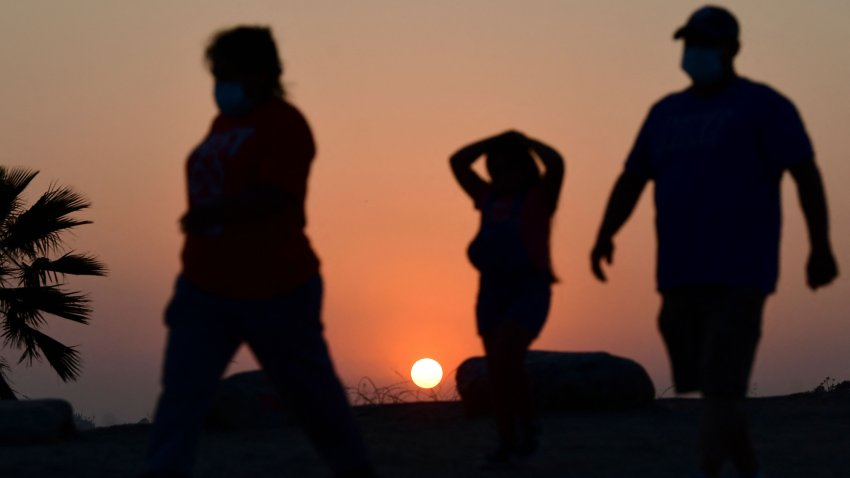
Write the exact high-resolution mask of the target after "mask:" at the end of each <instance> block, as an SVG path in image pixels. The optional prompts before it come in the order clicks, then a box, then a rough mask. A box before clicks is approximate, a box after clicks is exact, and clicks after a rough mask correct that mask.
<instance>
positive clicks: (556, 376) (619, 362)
mask: <svg viewBox="0 0 850 478" xmlns="http://www.w3.org/2000/svg"><path fill="white" fill-rule="evenodd" d="M525 365H526V370H527V371H528V377H529V381H530V382H531V386H532V393H533V396H534V402H535V405H536V407H537V409H538V410H541V411H547V410H576V409H620V408H629V407H639V406H646V405H649V404H651V403H652V402H653V400H654V399H655V387H654V386H653V384H652V380H650V378H649V375H648V374H647V373H646V370H644V368H643V367H642V366H641V365H640V364H638V363H637V362H635V361H634V360H630V359H627V358H623V357H617V356H614V355H611V354H608V353H605V352H544V351H530V352H529V353H528V356H527V358H526V362H525ZM456 377H457V378H456V380H457V391H458V394H459V395H460V397H461V399H462V400H463V403H464V409H465V410H466V412H467V413H469V414H472V415H478V414H483V413H488V412H489V411H490V409H491V394H492V391H491V389H490V380H489V377H488V372H487V364H486V362H485V360H484V357H473V358H469V359H467V360H465V361H464V362H463V363H462V364H461V365H460V367H458V369H457V375H456Z"/></svg>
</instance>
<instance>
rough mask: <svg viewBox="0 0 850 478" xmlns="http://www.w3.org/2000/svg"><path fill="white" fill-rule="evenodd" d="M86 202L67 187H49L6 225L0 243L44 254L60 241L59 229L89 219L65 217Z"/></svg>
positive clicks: (81, 207) (22, 250) (83, 205)
mask: <svg viewBox="0 0 850 478" xmlns="http://www.w3.org/2000/svg"><path fill="white" fill-rule="evenodd" d="M89 205H90V204H89V202H88V201H87V200H86V199H85V198H84V197H83V196H82V195H80V194H78V193H76V192H74V191H73V190H71V189H70V188H64V187H63V188H53V187H51V189H49V190H48V191H47V192H46V193H44V194H43V195H42V196H41V197H40V198H39V199H38V201H36V202H35V204H33V205H32V206H31V207H30V208H29V209H28V210H26V211H24V212H22V213H20V214H19V215H18V216H17V217H15V218H14V219H13V220H11V221H10V222H9V224H8V226H7V231H6V233H7V235H6V237H5V238H4V240H3V243H2V247H3V248H4V249H8V250H10V251H18V252H22V253H24V254H26V255H29V256H35V255H36V254H40V255H46V254H47V253H48V252H49V251H51V250H54V249H56V248H58V247H59V246H60V245H61V239H60V235H59V234H60V233H61V232H62V231H65V230H67V229H71V228H73V227H76V226H81V225H83V224H91V221H82V220H77V219H71V218H69V217H67V216H68V215H69V214H71V213H74V212H77V211H80V210H82V209H85V208H87V207H89Z"/></svg>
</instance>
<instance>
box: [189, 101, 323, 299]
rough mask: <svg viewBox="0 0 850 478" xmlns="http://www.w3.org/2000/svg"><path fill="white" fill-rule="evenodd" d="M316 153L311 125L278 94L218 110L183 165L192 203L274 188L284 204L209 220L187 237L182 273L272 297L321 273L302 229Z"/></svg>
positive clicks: (200, 283)
mask: <svg viewBox="0 0 850 478" xmlns="http://www.w3.org/2000/svg"><path fill="white" fill-rule="evenodd" d="M314 156H315V145H314V143H313V136H312V134H311V132H310V127H309V126H308V125H307V121H306V120H305V119H304V117H303V116H302V115H301V113H300V112H299V111H298V110H297V109H296V108H295V107H293V106H292V105H290V104H289V103H287V102H285V101H283V100H279V99H275V100H271V101H268V102H266V103H263V104H261V105H259V106H257V107H256V108H255V109H254V110H253V111H251V112H250V113H248V114H246V115H244V116H238V117H236V116H225V115H219V116H218V117H217V118H216V119H215V120H214V121H213V124H212V128H211V129H210V132H209V134H208V135H207V137H206V138H205V139H204V141H202V142H201V144H200V145H199V146H198V147H197V148H195V150H194V151H193V152H192V154H191V155H190V156H189V159H188V161H187V163H186V177H187V191H188V199H189V207H190V209H191V208H192V207H197V206H202V205H204V204H205V203H209V202H215V201H222V200H224V201H227V200H228V199H232V198H235V197H239V196H240V195H244V194H246V193H248V194H250V193H251V192H252V191H254V190H258V189H260V190H262V189H265V190H268V189H269V188H274V189H275V190H278V191H282V192H283V193H284V195H285V196H286V203H287V204H286V207H284V208H282V209H281V210H279V211H276V212H274V213H272V214H267V215H265V216H263V217H262V218H261V219H259V220H254V221H245V222H242V221H237V222H230V223H223V224H220V225H213V226H211V227H209V228H207V229H206V230H204V231H201V232H193V233H189V234H187V235H186V240H185V243H184V246H183V253H182V261H183V276H184V277H185V278H186V280H188V281H189V282H190V283H192V284H194V285H195V286H197V287H199V288H201V289H203V290H205V291H207V292H210V293H213V294H216V295H220V296H223V297H231V298H270V297H274V296H278V295H282V294H285V293H287V292H288V291H290V290H291V289H292V288H293V287H296V286H298V285H300V284H303V283H304V282H306V281H307V280H308V279H310V278H311V277H313V276H314V275H316V274H317V273H318V271H319V260H318V258H317V257H316V255H315V253H314V252H313V250H312V248H311V247H310V241H309V240H308V239H307V236H306V234H305V233H304V227H305V226H306V216H305V213H304V200H305V197H306V194H307V177H308V175H309V173H310V164H311V163H312V161H313V157H314Z"/></svg>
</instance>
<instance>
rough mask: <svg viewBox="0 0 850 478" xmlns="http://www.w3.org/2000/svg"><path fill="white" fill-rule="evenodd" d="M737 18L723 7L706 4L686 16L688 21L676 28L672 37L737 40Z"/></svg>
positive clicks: (716, 40)
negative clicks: (688, 16)
mask: <svg viewBox="0 0 850 478" xmlns="http://www.w3.org/2000/svg"><path fill="white" fill-rule="evenodd" d="M738 33H739V28H738V20H736V19H735V16H734V15H732V14H731V13H730V12H729V10H726V9H725V8H721V7H716V6H713V5H706V6H704V7H702V8H700V9H698V10H697V11H695V12H694V13H693V14H691V16H690V18H688V22H687V23H686V24H685V25H684V26H682V27H681V28H679V29H678V30H676V33H674V34H673V38H675V39H677V40H678V39H680V38H687V39H695V40H707V41H712V42H730V41H731V42H736V41H738Z"/></svg>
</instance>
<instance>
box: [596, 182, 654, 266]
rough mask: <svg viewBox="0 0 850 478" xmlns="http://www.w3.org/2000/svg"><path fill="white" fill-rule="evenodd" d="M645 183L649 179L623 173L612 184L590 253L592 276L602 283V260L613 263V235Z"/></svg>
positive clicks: (628, 212) (629, 214)
mask: <svg viewBox="0 0 850 478" xmlns="http://www.w3.org/2000/svg"><path fill="white" fill-rule="evenodd" d="M647 182H649V178H646V177H644V176H640V175H637V174H635V173H631V172H629V171H623V173H622V174H621V175H620V177H619V178H618V179H617V182H616V183H615V184H614V190H613V191H611V197H610V199H608V207H607V208H606V209H605V217H604V218H603V219H602V225H601V226H600V227H599V234H598V235H597V237H596V244H595V245H594V246H593V251H592V252H591V253H590V266H591V269H592V270H593V275H594V276H596V278H597V279H599V280H600V281H602V282H605V281H606V280H607V278H606V277H605V272H604V271H603V270H602V260H603V259H604V260H605V262H606V263H608V264H611V263H613V261H614V241H613V238H614V235H615V234H617V231H619V230H620V228H621V227H623V224H625V223H626V220H628V218H629V216H631V215H632V211H634V209H635V206H636V205H637V202H638V199H640V195H641V193H642V192H643V189H644V188H645V187H646V183H647Z"/></svg>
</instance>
